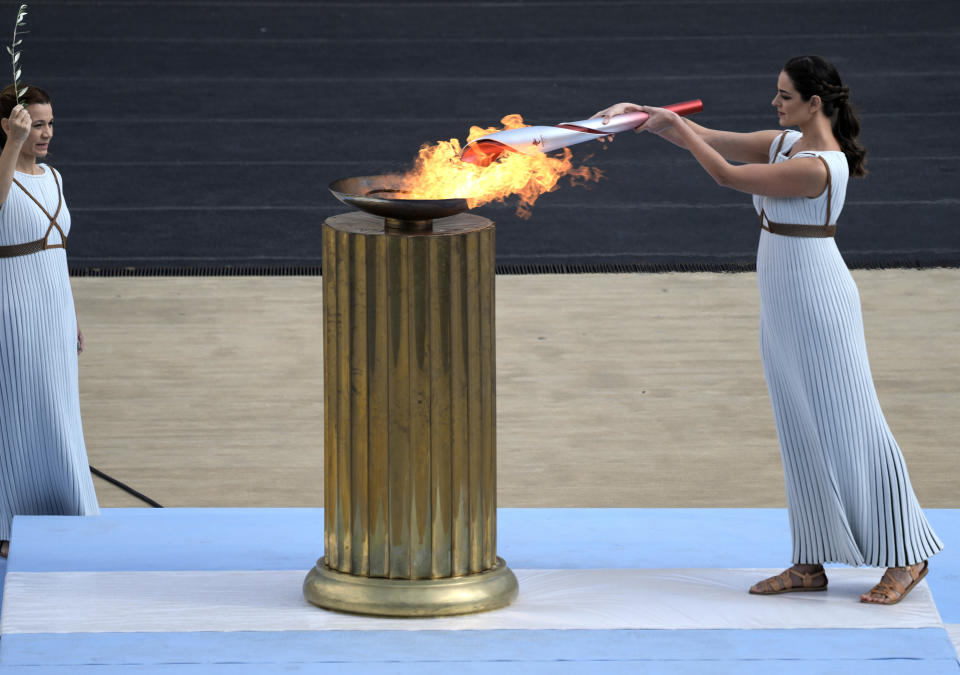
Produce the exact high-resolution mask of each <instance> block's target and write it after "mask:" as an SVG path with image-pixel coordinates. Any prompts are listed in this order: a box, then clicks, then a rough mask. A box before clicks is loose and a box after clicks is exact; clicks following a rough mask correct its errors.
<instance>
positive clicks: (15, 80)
mask: <svg viewBox="0 0 960 675" xmlns="http://www.w3.org/2000/svg"><path fill="white" fill-rule="evenodd" d="M21 72H22V71H21V70H20V69H19V68H17V72H15V73H14V74H13V81H14V82H19V81H20V73H21Z"/></svg>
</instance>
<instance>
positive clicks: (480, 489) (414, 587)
mask: <svg viewBox="0 0 960 675" xmlns="http://www.w3.org/2000/svg"><path fill="white" fill-rule="evenodd" d="M323 325H324V336H323V348H324V423H325V430H324V506H325V523H324V548H325V555H324V557H323V558H321V559H320V560H319V561H318V562H317V565H316V566H315V567H314V568H313V569H312V570H311V571H310V573H309V574H308V575H307V578H306V580H305V581H304V594H305V596H306V597H307V599H308V600H309V601H310V602H312V603H314V604H316V605H319V606H321V607H326V608H328V609H335V610H340V611H347V612H355V613H360V614H377V615H389V616H440V615H445V614H463V613H468V612H478V611H483V610H488V609H494V608H496V607H502V606H504V605H507V604H509V603H510V602H511V601H512V600H513V599H514V597H516V594H517V581H516V578H515V577H514V575H513V573H512V572H511V571H510V570H509V568H507V566H506V565H505V563H504V562H503V560H502V559H500V558H498V557H497V552H496V541H497V539H496V526H497V517H496V392H495V377H496V372H495V360H494V354H495V351H494V350H495V344H494V341H495V331H494V227H493V223H492V222H491V221H490V220H488V219H486V218H481V217H479V216H476V215H471V214H461V215H457V216H453V217H450V218H443V219H441V220H437V221H435V222H434V223H433V226H432V228H429V227H425V228H423V229H420V230H409V229H408V230H401V229H394V228H390V227H387V226H386V225H385V223H384V220H383V219H382V218H378V217H375V216H371V215H368V214H365V213H360V212H353V213H346V214H342V215H338V216H334V217H332V218H330V219H328V220H327V221H326V222H325V223H324V226H323Z"/></svg>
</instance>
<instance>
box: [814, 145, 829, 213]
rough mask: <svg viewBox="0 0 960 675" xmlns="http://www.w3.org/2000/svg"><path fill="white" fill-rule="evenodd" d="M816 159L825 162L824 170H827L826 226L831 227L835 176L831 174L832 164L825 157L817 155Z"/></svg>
mask: <svg viewBox="0 0 960 675" xmlns="http://www.w3.org/2000/svg"><path fill="white" fill-rule="evenodd" d="M816 157H817V159H819V160H820V161H821V162H823V168H824V169H826V170H827V222H826V223H824V225H830V209H831V208H832V207H833V175H832V174H831V173H830V164H829V163H828V162H827V160H825V159H824V158H823V155H817V156H816Z"/></svg>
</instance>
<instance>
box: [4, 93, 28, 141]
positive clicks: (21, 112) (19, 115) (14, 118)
mask: <svg viewBox="0 0 960 675" xmlns="http://www.w3.org/2000/svg"><path fill="white" fill-rule="evenodd" d="M31 124H33V119H32V118H31V117H30V113H29V112H27V109H26V108H25V107H24V106H22V105H20V104H19V103H18V104H17V105H15V106H13V110H11V111H10V118H9V119H8V120H7V129H6V132H7V139H8V140H11V141H13V142H14V143H16V144H17V145H23V142H24V141H25V140H27V136H29V135H30V125H31Z"/></svg>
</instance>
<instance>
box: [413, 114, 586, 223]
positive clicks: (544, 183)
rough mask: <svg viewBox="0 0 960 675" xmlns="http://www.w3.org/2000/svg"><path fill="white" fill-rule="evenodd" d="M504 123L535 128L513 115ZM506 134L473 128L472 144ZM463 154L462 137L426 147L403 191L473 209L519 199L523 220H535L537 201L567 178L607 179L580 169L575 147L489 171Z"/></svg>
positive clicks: (512, 157) (513, 156) (503, 159)
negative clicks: (532, 217) (464, 202)
mask: <svg viewBox="0 0 960 675" xmlns="http://www.w3.org/2000/svg"><path fill="white" fill-rule="evenodd" d="M500 123H501V124H503V125H504V126H503V129H519V128H521V127H526V126H529V125H527V124H524V123H523V118H522V117H521V116H520V115H507V116H506V117H504V118H503V119H502V120H500ZM503 129H498V128H497V127H488V128H486V129H484V128H481V127H478V126H472V127H470V134H469V135H468V136H467V143H470V142H471V141H473V140H475V139H477V138H480V137H481V136H486V135H487V134H492V133H493V132H495V131H502V130H503ZM462 150H463V147H461V145H460V141H459V140H458V139H456V138H451V139H450V140H449V141H438V142H437V143H434V144H427V145H424V146H422V147H421V148H420V152H419V154H418V155H417V159H416V163H415V165H414V168H413V169H412V170H411V171H410V172H408V173H407V174H405V175H404V176H403V178H402V179H401V184H400V186H399V187H400V189H401V190H403V191H404V192H407V193H409V194H404V198H405V199H452V198H462V199H466V200H467V205H468V206H469V207H470V208H473V207H475V206H479V205H481V204H487V203H489V202H493V201H498V202H503V201H505V200H506V199H507V197H509V196H511V195H519V198H520V202H519V204H518V205H517V215H518V216H520V217H521V218H529V217H530V215H531V209H532V207H533V203H534V202H535V201H536V200H537V198H538V197H539V196H540V195H542V194H544V193H545V192H551V191H552V190H554V189H556V187H557V184H558V183H559V181H560V179H561V178H563V177H564V176H566V177H568V178H570V182H571V183H572V184H573V185H578V184H583V183H585V182H587V181H597V180H600V178H601V177H603V172H602V171H600V169H596V168H591V167H584V166H581V167H575V166H574V165H573V161H572V160H571V158H572V156H573V153H572V152H571V151H570V149H569V148H564V149H563V153H562V154H561V155H560V156H549V155H545V154H539V153H538V154H536V155H525V154H522V153H519V152H505V153H503V154H502V155H501V156H500V158H499V159H497V161H495V162H493V163H492V164H490V165H489V166H487V167H483V166H479V165H477V164H471V163H469V162H464V161H462V160H461V159H460V153H461V152H462Z"/></svg>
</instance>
